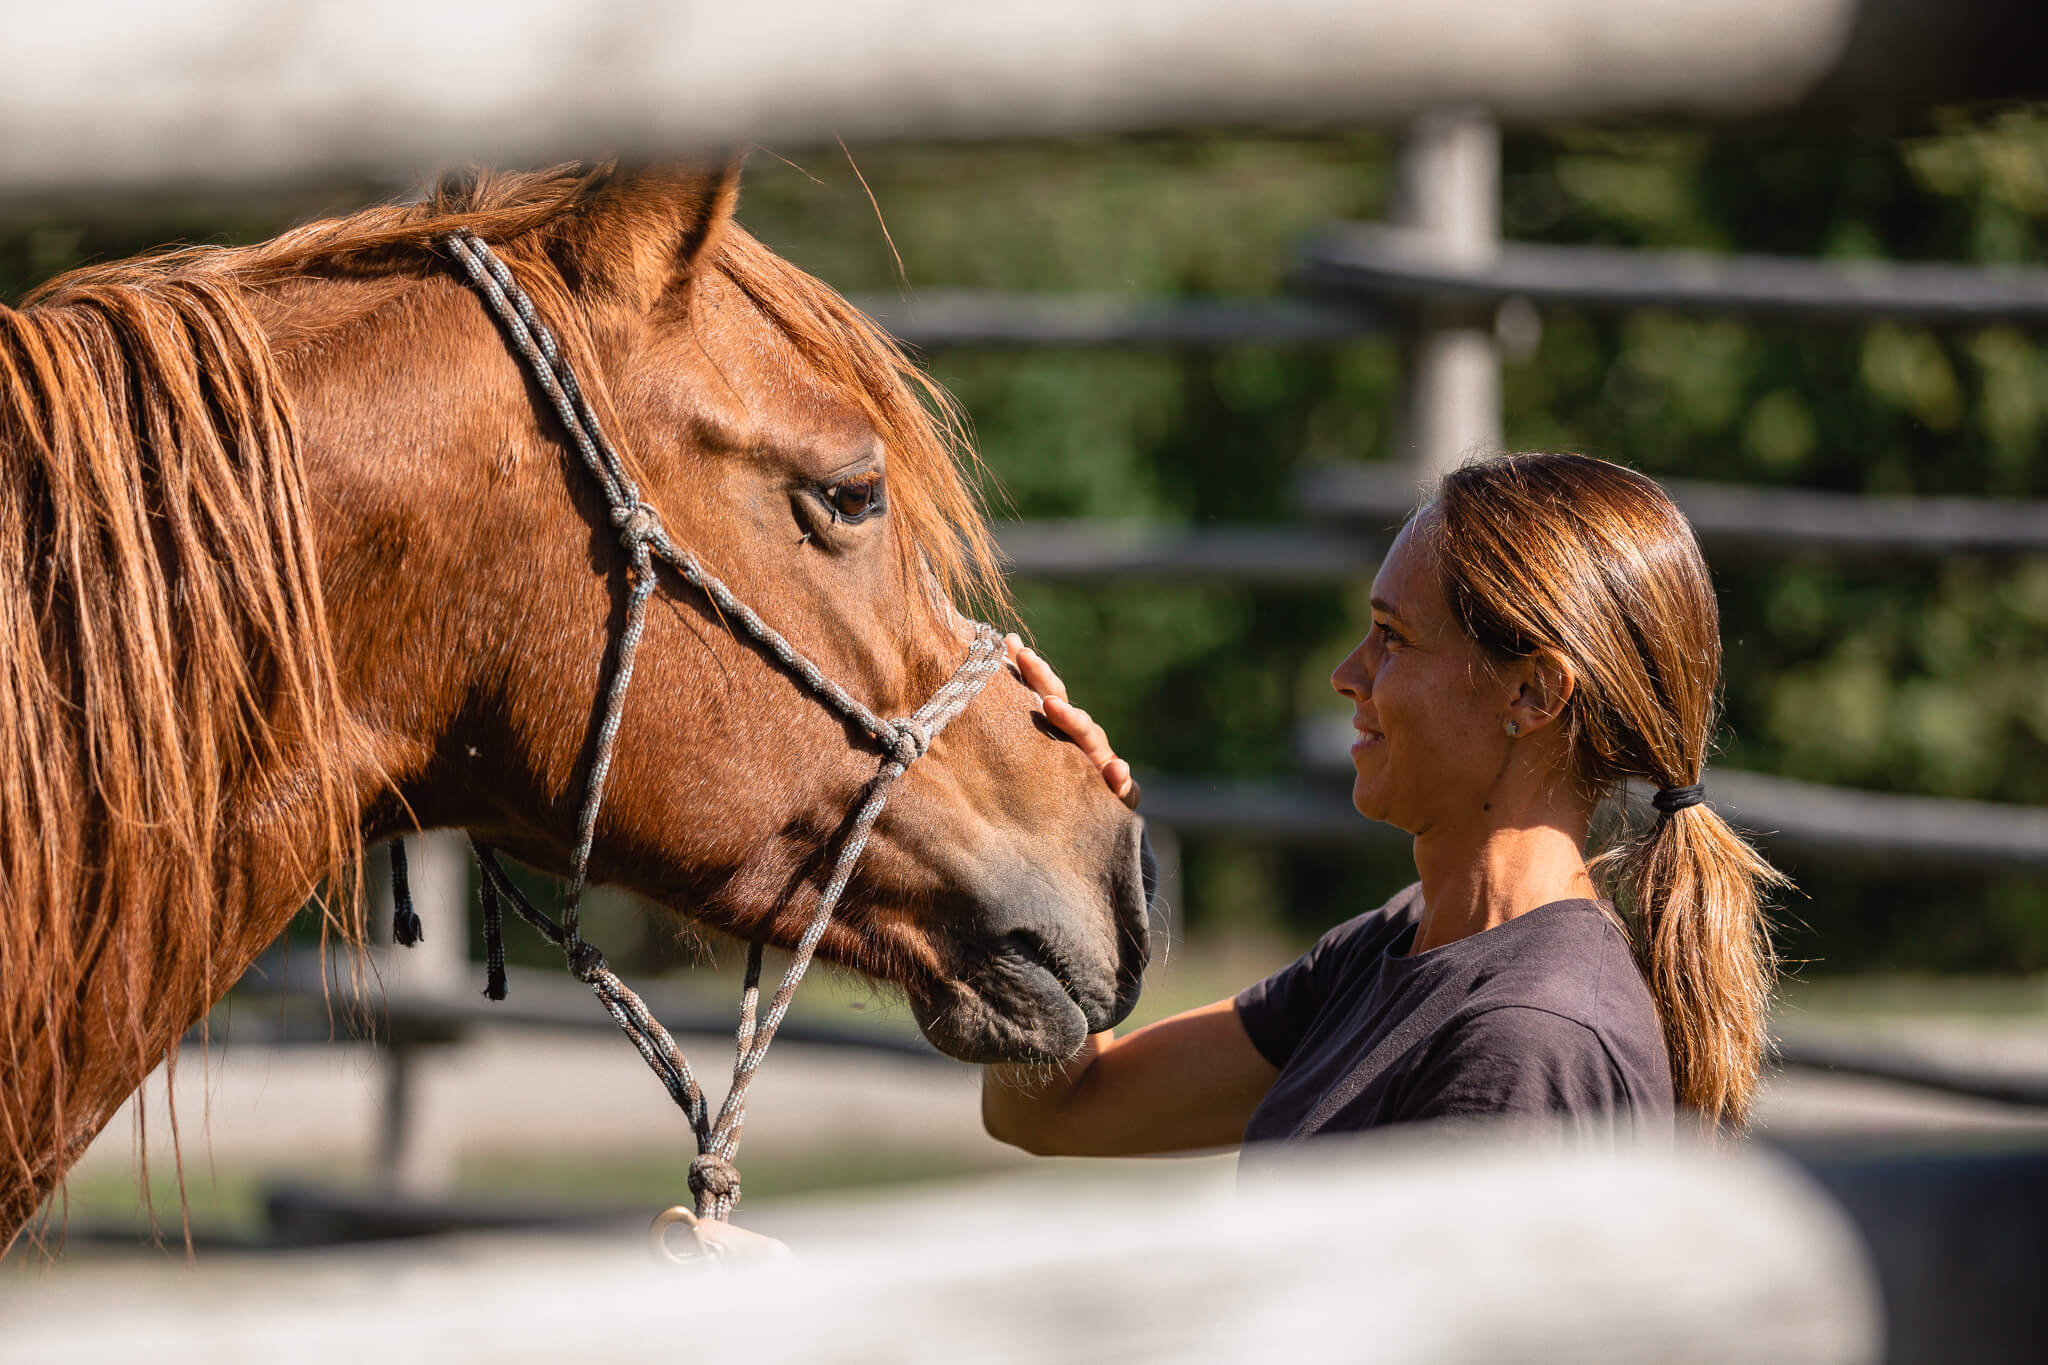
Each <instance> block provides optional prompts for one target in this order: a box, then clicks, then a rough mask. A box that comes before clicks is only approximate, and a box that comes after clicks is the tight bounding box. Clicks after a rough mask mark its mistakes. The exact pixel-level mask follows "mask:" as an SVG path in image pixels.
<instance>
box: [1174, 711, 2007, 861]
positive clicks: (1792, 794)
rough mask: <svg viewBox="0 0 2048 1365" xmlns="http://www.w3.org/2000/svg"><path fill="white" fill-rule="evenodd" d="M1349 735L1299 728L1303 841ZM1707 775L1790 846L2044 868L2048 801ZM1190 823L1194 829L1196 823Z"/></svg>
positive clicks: (1318, 826) (1718, 801) (1334, 796)
mask: <svg viewBox="0 0 2048 1365" xmlns="http://www.w3.org/2000/svg"><path fill="white" fill-rule="evenodd" d="M1351 739H1352V729H1351V721H1350V718H1349V717H1348V716H1344V715H1325V716H1319V717H1316V718H1314V719H1312V720H1310V721H1307V722H1305V723H1304V724H1303V725H1302V726H1301V728H1300V730H1299V731H1298V732H1297V734H1296V737H1295V749H1296V757H1297V759H1298V761H1299V762H1300V763H1301V764H1302V766H1303V767H1304V768H1306V769H1308V770H1309V771H1311V772H1317V773H1321V774H1324V775H1325V778H1324V782H1323V783H1321V784H1316V785H1314V786H1311V785H1310V784H1308V783H1300V784H1298V785H1300V786H1302V787H1303V788H1306V789H1307V790H1306V791H1304V792H1302V793H1290V794H1289V795H1288V796H1287V797H1286V798H1285V799H1284V800H1281V801H1276V802H1275V804H1274V806H1273V809H1274V810H1275V811H1276V812H1277V811H1279V810H1281V809H1286V808H1291V807H1293V806H1294V805H1296V804H1302V805H1307V804H1309V803H1312V802H1314V801H1315V800H1316V799H1318V798H1317V797H1315V796H1314V795H1311V794H1309V793H1311V792H1328V793H1329V795H1327V796H1324V797H1322V798H1321V800H1322V801H1323V803H1324V805H1325V809H1324V811H1323V812H1322V813H1320V814H1319V815H1315V816H1312V817H1309V818H1306V819H1304V820H1303V822H1302V824H1301V826H1300V831H1301V832H1300V834H1299V836H1298V837H1299V838H1300V839H1301V841H1303V842H1311V843H1313V842H1323V841H1324V839H1323V837H1322V836H1324V835H1327V834H1333V833H1335V832H1336V830H1337V828H1338V826H1339V816H1340V814H1341V813H1344V812H1349V810H1350V798H1349V795H1348V792H1347V791H1339V790H1337V789H1336V788H1335V787H1332V786H1330V785H1329V784H1328V778H1329V777H1331V776H1336V775H1343V774H1349V773H1350V772H1351V762H1350V757H1349V754H1350V744H1351ZM1704 781H1705V783H1706V787H1707V799H1708V800H1709V801H1711V802H1713V804H1714V809H1715V810H1717V811H1719V812H1720V813H1721V814H1722V815H1724V816H1726V817H1727V818H1728V819H1729V820H1730V821H1732V822H1734V823H1735V824H1737V825H1740V826H1742V827H1743V828H1745V829H1748V830H1750V831H1752V832H1754V833H1755V834H1756V835H1757V837H1758V838H1760V839H1762V840H1763V841H1764V842H1766V843H1768V844H1772V845H1777V846H1781V847H1783V848H1786V849H1789V850H1794V851H1798V852H1805V853H1820V854H1827V855H1832V856H1840V855H1846V856H1853V857H1854V858H1856V859H1857V860H1858V861H1859V862H1864V863H1867V864H1871V865H1879V866H1897V865H1900V864H1912V865H1913V866H1916V867H1927V868H1947V869H1954V870H1963V871H1967V870H1973V869H1974V870H1980V871H1981V870H1992V869H1999V870H2024V871H2036V872H2038V871H2042V870H2048V808H2044V807H2040V806H2014V805H2002V804H1998V803H1995V802H1990V801H1960V800H1955V799H1952V798H1949V797H1934V796H1901V795H1896V794H1894V793H1890V792H1871V791H1857V790H1853V789H1850V788H1846V787H1830V786H1824V785H1822V784H1820V783H1817V782H1802V781H1799V780H1797V779H1795V778H1790V777H1774V776H1770V775H1768V774H1764V773H1752V772H1742V771H1739V770H1734V769H1726V768H1711V769H1709V770H1708V771H1707V774H1706V777H1705V778H1704ZM1158 782H1159V779H1147V780H1146V781H1145V799H1146V801H1147V803H1148V805H1149V803H1150V802H1151V800H1152V798H1153V795H1154V793H1155V792H1156V791H1158V790H1159V786H1158ZM1178 785H1180V784H1176V783H1171V782H1169V783H1168V784H1167V787H1166V790H1167V791H1168V792H1173V791H1174V790H1175V789H1176V787H1177V786H1178ZM1267 785H1268V784H1265V783H1239V784H1234V785H1233V787H1232V788H1231V790H1233V791H1236V792H1237V793H1238V794H1239V795H1241V796H1242V797H1243V799H1245V800H1247V801H1252V802H1257V801H1260V800H1262V799H1265V798H1263V797H1262V795H1261V793H1262V792H1263V790H1264V789H1265V787H1266V786H1267ZM1345 785H1346V787H1347V788H1348V783H1347V784H1345ZM1631 799H1633V800H1637V801H1640V802H1642V803H1645V804H1647V802H1648V799H1649V792H1648V791H1647V789H1645V790H1643V791H1640V792H1632V793H1631ZM1340 808H1341V809H1340ZM1187 812H1188V814H1190V815H1194V816H1197V817H1199V816H1200V815H1201V814H1202V809H1201V807H1200V805H1199V803H1194V802H1190V803H1189V804H1188V806H1187ZM1160 818H1162V819H1168V818H1169V817H1167V816H1165V815H1162V816H1161V817H1160ZM1352 819H1353V822H1354V825H1356V824H1363V823H1364V822H1363V820H1362V818H1361V817H1358V816H1356V815H1353V816H1352ZM1187 828H1188V829H1189V830H1190V832H1193V831H1194V830H1196V829H1197V828H1198V827H1197V826H1192V825H1191V826H1188V827H1187ZM1199 828H1200V829H1201V831H1202V832H1205V833H1225V832H1227V824H1225V823H1224V822H1222V821H1217V822H1215V823H1211V824H1206V825H1204V826H1201V827H1199ZM1355 835H1356V831H1355V830H1354V837H1355Z"/></svg>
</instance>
